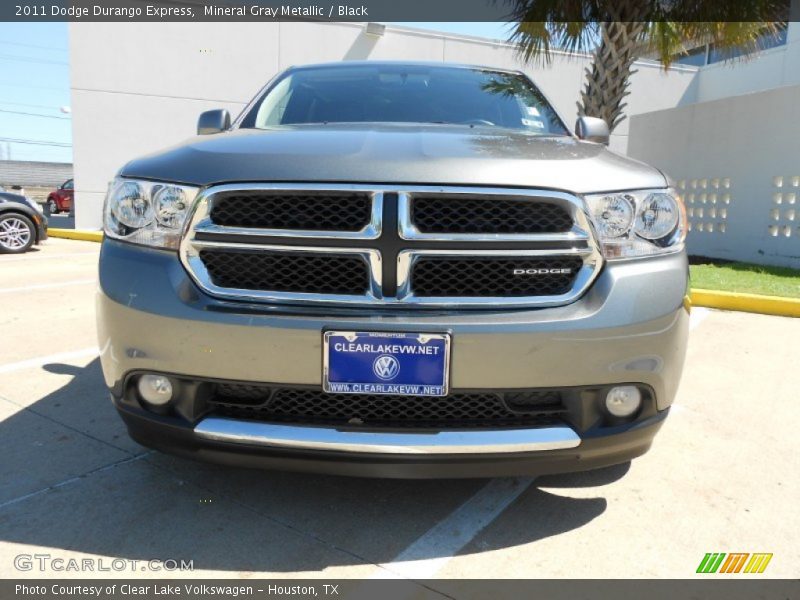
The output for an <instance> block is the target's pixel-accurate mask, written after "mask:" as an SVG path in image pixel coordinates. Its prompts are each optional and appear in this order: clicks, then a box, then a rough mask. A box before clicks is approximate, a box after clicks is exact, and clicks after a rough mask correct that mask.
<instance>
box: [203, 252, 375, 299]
mask: <svg viewBox="0 0 800 600" xmlns="http://www.w3.org/2000/svg"><path fill="white" fill-rule="evenodd" d="M200 260H202V261H203V264H204V265H205V267H206V269H207V270H208V274H209V276H210V277H211V280H212V281H213V283H214V285H218V286H220V287H225V288H238V289H245V290H262V291H275V292H300V293H302V292H305V293H312V294H354V295H362V294H365V293H366V291H367V289H368V286H369V272H368V268H367V263H366V262H365V261H364V260H363V259H362V258H361V257H360V256H352V255H341V254H327V253H325V254H322V253H320V254H316V253H305V254H304V253H299V252H292V253H287V252H269V251H253V252H251V251H235V250H231V251H228V250H201V251H200Z"/></svg>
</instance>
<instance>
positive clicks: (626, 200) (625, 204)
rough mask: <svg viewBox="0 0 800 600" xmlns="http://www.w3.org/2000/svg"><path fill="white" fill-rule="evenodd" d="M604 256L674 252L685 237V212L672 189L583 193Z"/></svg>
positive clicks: (681, 244)
mask: <svg viewBox="0 0 800 600" xmlns="http://www.w3.org/2000/svg"><path fill="white" fill-rule="evenodd" d="M586 203H587V205H588V208H589V214H590V216H591V218H592V221H593V222H594V226H595V229H596V231H597V235H598V237H599V242H600V244H601V246H602V248H603V254H604V255H605V257H606V258H631V257H636V256H650V255H653V254H666V253H668V252H675V251H677V250H680V249H681V248H682V247H683V241H684V239H685V238H686V211H685V209H684V207H683V201H682V200H681V199H680V197H679V196H678V194H677V193H675V191H674V190H672V189H667V190H642V191H635V192H620V193H611V194H592V195H588V196H586Z"/></svg>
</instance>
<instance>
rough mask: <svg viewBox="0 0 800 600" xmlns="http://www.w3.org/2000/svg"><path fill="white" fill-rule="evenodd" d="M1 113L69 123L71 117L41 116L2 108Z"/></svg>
mask: <svg viewBox="0 0 800 600" xmlns="http://www.w3.org/2000/svg"><path fill="white" fill-rule="evenodd" d="M0 113H7V114H9V115H25V116H27V117H42V118H43V119H58V120H59V121H69V117H57V116H55V115H40V114H39V113H29V112H22V111H19V110H3V109H2V108H0Z"/></svg>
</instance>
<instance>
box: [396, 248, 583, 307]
mask: <svg viewBox="0 0 800 600" xmlns="http://www.w3.org/2000/svg"><path fill="white" fill-rule="evenodd" d="M582 265H583V261H582V260H581V259H580V258H579V257H575V256H555V257H537V258H524V257H506V256H504V257H486V256H483V257H470V256H467V257H463V258H462V257H435V256H422V257H420V258H419V259H418V260H417V261H416V262H415V263H414V265H413V267H412V268H411V289H412V291H413V292H414V294H415V295H416V296H434V297H436V296H451V297H460V296H483V297H506V296H517V297H527V296H558V295H560V294H565V293H567V292H568V291H569V290H570V289H571V288H572V285H573V283H574V281H575V276H576V275H577V273H578V270H579V269H580V268H581V266H582ZM529 270H533V271H536V272H533V273H528V271H529ZM562 270H563V271H566V272H564V273H549V272H545V271H562ZM515 271H526V273H522V274H515Z"/></svg>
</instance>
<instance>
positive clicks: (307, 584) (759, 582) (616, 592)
mask: <svg viewBox="0 0 800 600" xmlns="http://www.w3.org/2000/svg"><path fill="white" fill-rule="evenodd" d="M746 577H747V579H745V578H744V577H740V578H732V579H722V578H718V576H714V575H711V576H709V577H708V578H706V579H697V580H641V579H638V580H615V579H608V580H588V579H587V580H530V579H527V580H487V579H479V580H421V581H411V580H407V579H399V580H380V579H378V580H363V581H362V580H325V579H311V580H291V579H287V580H269V579H205V580H204V579H199V580H181V579H176V580H167V579H164V580H139V581H137V580H113V579H106V580H103V579H95V580H79V579H74V580H70V579H64V580H60V581H55V580H41V579H39V580H33V579H30V580H3V581H0V598H3V600H11V599H12V598H13V599H15V600H19V599H23V598H24V599H28V600H88V599H95V600H132V599H137V600H180V599H181V598H188V599H192V600H219V599H221V598H236V599H240V600H265V599H270V598H292V599H294V600H311V599H317V600H319V599H326V600H331V599H335V600H375V599H376V598H379V599H380V600H400V599H413V600H427V599H429V598H430V599H437V600H438V599H442V598H456V599H462V598H463V599H467V600H471V599H478V598H491V599H492V600H505V599H511V598H514V599H518V598H519V599H522V598H525V599H528V598H531V599H536V598H542V599H553V600H588V599H597V598H613V599H614V600H618V599H619V598H641V597H644V596H646V597H647V599H648V600H676V599H680V598H697V599H703V600H740V599H741V600H758V599H763V600H773V599H774V600H786V599H788V598H798V597H800V581H798V580H780V579H752V578H751V577H754V576H752V575H748V576H746Z"/></svg>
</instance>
